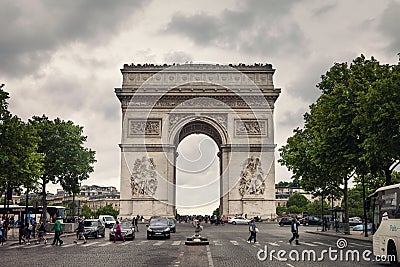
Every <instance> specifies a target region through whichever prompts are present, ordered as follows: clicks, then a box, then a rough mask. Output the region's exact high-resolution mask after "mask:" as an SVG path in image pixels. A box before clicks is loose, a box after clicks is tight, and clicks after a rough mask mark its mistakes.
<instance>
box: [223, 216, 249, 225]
mask: <svg viewBox="0 0 400 267" xmlns="http://www.w3.org/2000/svg"><path fill="white" fill-rule="evenodd" d="M228 223H231V224H249V223H250V220H249V219H246V218H245V217H242V216H235V217H233V218H231V219H229V220H228Z"/></svg>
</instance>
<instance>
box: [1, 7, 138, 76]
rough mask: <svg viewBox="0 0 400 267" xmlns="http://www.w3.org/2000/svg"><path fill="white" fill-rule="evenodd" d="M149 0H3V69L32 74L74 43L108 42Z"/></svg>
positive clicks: (10, 71)
mask: <svg viewBox="0 0 400 267" xmlns="http://www.w3.org/2000/svg"><path fill="white" fill-rule="evenodd" d="M144 2H145V0H136V1H134V2H133V1H129V0H123V1H118V2H113V1H106V0H86V1H51V0H43V1H39V0H38V1H18V0H17V1H14V0H9V1H2V6H1V9H0V25H1V26H0V36H1V38H0V58H1V64H0V72H2V73H5V74H8V75H11V76H13V75H17V74H32V73H35V72H36V71H37V70H38V68H40V67H41V66H42V65H43V64H45V63H46V62H47V61H48V60H49V59H50V57H51V55H52V53H53V52H54V51H55V50H56V49H58V48H60V47H62V46H66V45H69V44H71V43H75V42H77V43H80V42H92V43H93V44H96V45H99V44H101V43H107V42H108V41H109V40H110V39H111V36H112V35H113V33H115V32H116V30H117V29H118V26H119V24H120V22H122V21H123V20H124V18H126V17H127V16H128V15H132V13H134V12H135V11H136V10H137V9H139V8H141V7H142V6H143V4H144Z"/></svg>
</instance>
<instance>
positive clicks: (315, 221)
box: [302, 216, 322, 226]
mask: <svg viewBox="0 0 400 267" xmlns="http://www.w3.org/2000/svg"><path fill="white" fill-rule="evenodd" d="M302 224H303V225H305V226H307V225H322V220H321V219H320V218H318V217H315V216H307V217H305V218H303V221H302Z"/></svg>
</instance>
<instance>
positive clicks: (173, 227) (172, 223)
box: [167, 218, 176, 233]
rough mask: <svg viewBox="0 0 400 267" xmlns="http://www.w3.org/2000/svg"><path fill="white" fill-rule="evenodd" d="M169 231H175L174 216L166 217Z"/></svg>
mask: <svg viewBox="0 0 400 267" xmlns="http://www.w3.org/2000/svg"><path fill="white" fill-rule="evenodd" d="M167 219H168V224H169V228H170V229H171V233H176V220H175V219H174V218H167Z"/></svg>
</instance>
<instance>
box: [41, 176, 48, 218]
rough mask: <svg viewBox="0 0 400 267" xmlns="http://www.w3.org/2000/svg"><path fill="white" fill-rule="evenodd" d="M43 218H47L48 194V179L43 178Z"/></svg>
mask: <svg viewBox="0 0 400 267" xmlns="http://www.w3.org/2000/svg"><path fill="white" fill-rule="evenodd" d="M42 196H43V197H42V219H44V220H45V221H46V219H47V194H46V180H45V179H43V184H42Z"/></svg>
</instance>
